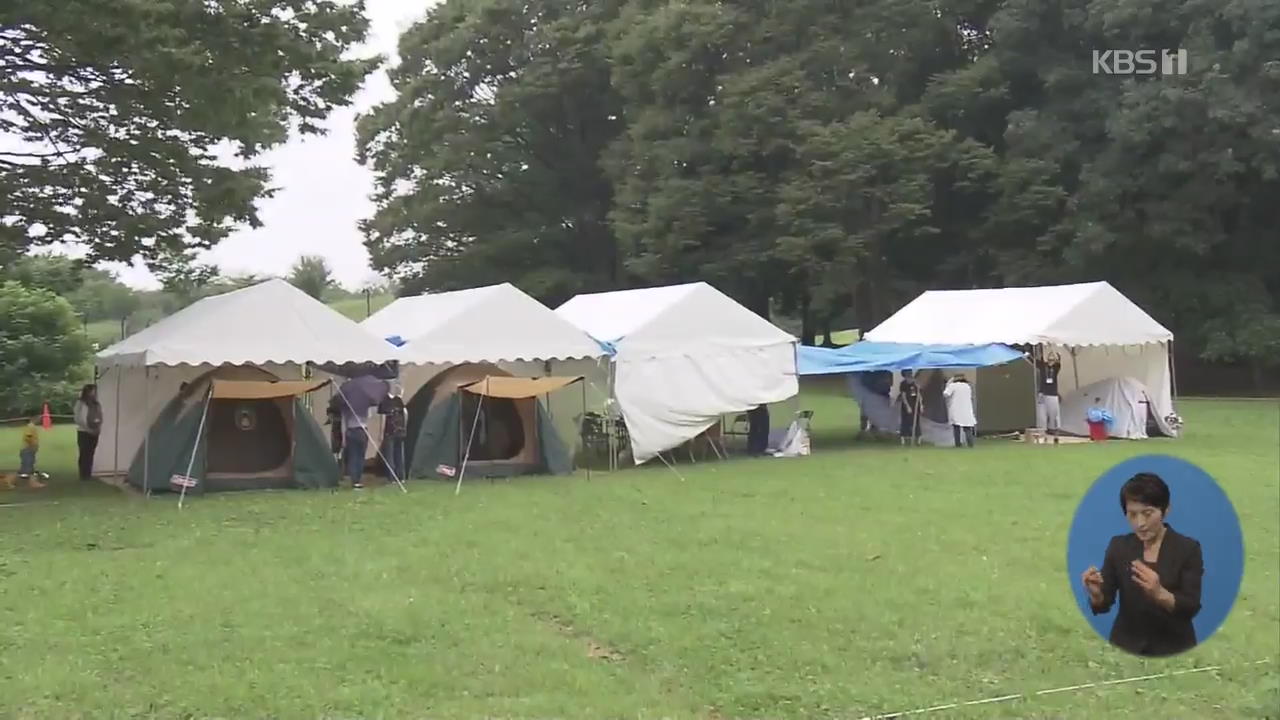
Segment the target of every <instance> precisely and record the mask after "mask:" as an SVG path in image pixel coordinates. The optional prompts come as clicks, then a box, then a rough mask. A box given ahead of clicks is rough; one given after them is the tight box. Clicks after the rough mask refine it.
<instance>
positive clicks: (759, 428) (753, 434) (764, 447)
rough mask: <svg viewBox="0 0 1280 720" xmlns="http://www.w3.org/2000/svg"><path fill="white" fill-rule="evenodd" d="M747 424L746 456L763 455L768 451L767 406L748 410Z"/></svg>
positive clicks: (758, 406)
mask: <svg viewBox="0 0 1280 720" xmlns="http://www.w3.org/2000/svg"><path fill="white" fill-rule="evenodd" d="M747 423H748V425H747V454H748V455H764V454H765V453H766V452H768V450H769V406H768V405H757V406H755V407H754V408H752V409H750V410H748V411H747Z"/></svg>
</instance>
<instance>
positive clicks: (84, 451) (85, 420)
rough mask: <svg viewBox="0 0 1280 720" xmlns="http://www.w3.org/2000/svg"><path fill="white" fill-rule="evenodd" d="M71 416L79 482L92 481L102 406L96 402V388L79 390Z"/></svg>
mask: <svg viewBox="0 0 1280 720" xmlns="http://www.w3.org/2000/svg"><path fill="white" fill-rule="evenodd" d="M72 414H73V415H74V416H75V419H76V447H77V448H78V449H79V451H80V456H79V469H80V480H81V481H82V482H87V481H89V480H92V479H93V456H94V454H95V453H97V451H98V436H99V435H100V434H101V432H102V404H101V403H99V402H98V386H97V385H93V384H89V385H85V386H84V387H83V388H81V389H80V397H79V398H78V399H77V400H76V404H75V408H74V409H73V410H72Z"/></svg>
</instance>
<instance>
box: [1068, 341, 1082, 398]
mask: <svg viewBox="0 0 1280 720" xmlns="http://www.w3.org/2000/svg"><path fill="white" fill-rule="evenodd" d="M1070 352H1071V374H1072V375H1073V376H1075V380H1076V387H1075V390H1076V392H1080V361H1079V359H1078V358H1077V357H1076V348H1075V346H1072V347H1071V350H1070Z"/></svg>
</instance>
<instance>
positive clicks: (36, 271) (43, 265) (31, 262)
mask: <svg viewBox="0 0 1280 720" xmlns="http://www.w3.org/2000/svg"><path fill="white" fill-rule="evenodd" d="M84 275H85V267H84V263H82V262H81V261H79V260H73V259H71V258H68V257H64V256H62V255H44V254H41V255H26V256H24V257H21V258H18V259H17V260H16V261H14V262H12V263H10V264H9V265H6V266H0V280H12V281H14V282H16V283H18V284H19V285H22V286H24V287H27V288H32V289H41V290H48V291H50V292H52V293H54V294H55V295H63V296H66V295H70V294H71V293H73V292H75V290H76V289H77V288H79V287H80V284H81V282H82V281H83V278H84Z"/></svg>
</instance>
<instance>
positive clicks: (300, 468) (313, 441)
mask: <svg viewBox="0 0 1280 720" xmlns="http://www.w3.org/2000/svg"><path fill="white" fill-rule="evenodd" d="M293 407H294V412H296V413H297V415H296V418H297V419H296V421H295V422H294V424H293V478H294V483H295V484H296V485H297V486H298V487H304V488H311V489H318V488H329V487H337V486H338V482H339V480H340V478H341V475H342V469H341V468H340V467H338V463H337V462H335V461H334V459H333V455H331V454H330V453H329V436H328V435H327V434H326V433H325V431H324V429H323V428H322V427H320V425H319V424H318V423H317V422H316V421H315V418H313V417H312V416H311V415H309V414H307V408H306V406H305V404H304V403H303V402H302V400H301V399H294V401H293Z"/></svg>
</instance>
